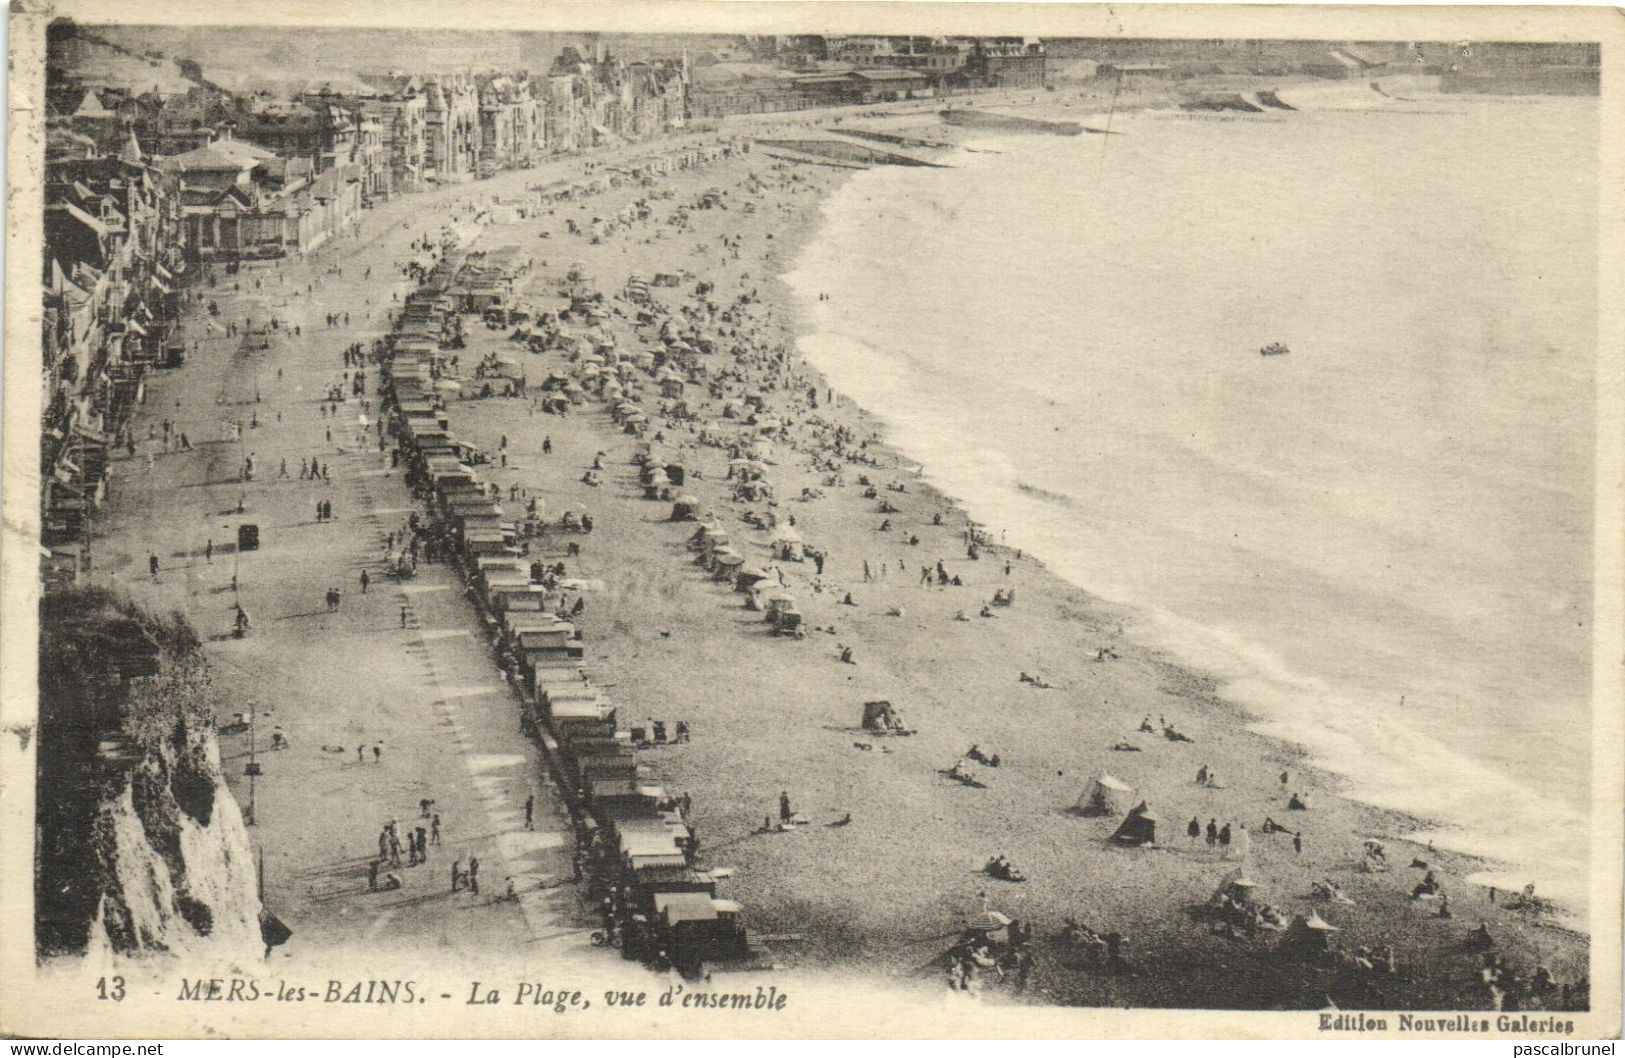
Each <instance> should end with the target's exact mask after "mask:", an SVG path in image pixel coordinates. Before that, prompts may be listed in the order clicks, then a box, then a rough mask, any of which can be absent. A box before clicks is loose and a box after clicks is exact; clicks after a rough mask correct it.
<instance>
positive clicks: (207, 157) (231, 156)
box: [158, 140, 276, 173]
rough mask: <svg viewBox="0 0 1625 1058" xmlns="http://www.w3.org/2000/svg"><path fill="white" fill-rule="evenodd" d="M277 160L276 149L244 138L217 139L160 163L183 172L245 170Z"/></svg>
mask: <svg viewBox="0 0 1625 1058" xmlns="http://www.w3.org/2000/svg"><path fill="white" fill-rule="evenodd" d="M275 159H276V154H275V153H274V152H272V151H268V150H265V149H264V148H263V147H256V146H254V145H253V144H251V143H244V142H243V141H242V140H216V141H215V142H213V143H209V144H205V145H204V146H202V147H195V148H193V149H192V150H189V151H186V152H184V153H181V154H172V155H169V156H168V157H165V158H160V159H159V160H158V166H159V168H161V169H165V170H168V171H171V172H181V173H185V172H221V171H241V170H244V169H252V168H253V167H254V166H256V165H259V164H262V163H264V162H269V161H273V160H275Z"/></svg>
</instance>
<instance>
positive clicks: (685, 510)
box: [671, 492, 700, 522]
mask: <svg viewBox="0 0 1625 1058" xmlns="http://www.w3.org/2000/svg"><path fill="white" fill-rule="evenodd" d="M699 513H700V501H699V500H698V499H696V498H695V497H693V496H691V495H689V494H688V493H686V492H685V493H684V494H683V495H681V496H679V497H677V500H676V502H675V503H673V504H672V505H671V520H672V521H674V522H691V521H693V520H694V519H695V518H697V517H699Z"/></svg>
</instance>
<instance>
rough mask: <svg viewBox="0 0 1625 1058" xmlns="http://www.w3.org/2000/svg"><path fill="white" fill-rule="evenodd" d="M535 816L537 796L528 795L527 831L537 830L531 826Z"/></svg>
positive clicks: (526, 801) (526, 800)
mask: <svg viewBox="0 0 1625 1058" xmlns="http://www.w3.org/2000/svg"><path fill="white" fill-rule="evenodd" d="M535 814H536V795H535V794H526V795H525V829H526V830H534V829H536V828H535V827H533V826H532V825H531V823H532V821H533V820H534V818H535Z"/></svg>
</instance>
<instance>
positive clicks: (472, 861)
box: [468, 856, 480, 896]
mask: <svg viewBox="0 0 1625 1058" xmlns="http://www.w3.org/2000/svg"><path fill="white" fill-rule="evenodd" d="M468 891H469V892H471V893H473V894H474V895H475V896H479V895H480V858H479V857H478V856H470V857H469V858H468Z"/></svg>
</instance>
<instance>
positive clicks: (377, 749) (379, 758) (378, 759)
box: [372, 744, 384, 764]
mask: <svg viewBox="0 0 1625 1058" xmlns="http://www.w3.org/2000/svg"><path fill="white" fill-rule="evenodd" d="M372 762H373V763H374V764H382V763H383V762H384V747H382V746H379V745H376V744H375V745H374V746H373V747H372Z"/></svg>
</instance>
